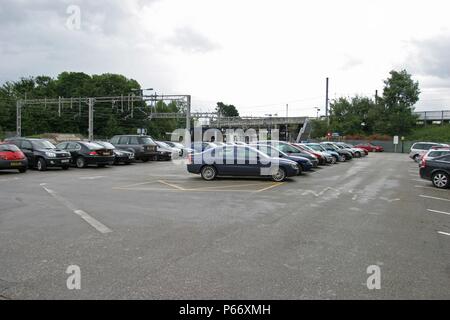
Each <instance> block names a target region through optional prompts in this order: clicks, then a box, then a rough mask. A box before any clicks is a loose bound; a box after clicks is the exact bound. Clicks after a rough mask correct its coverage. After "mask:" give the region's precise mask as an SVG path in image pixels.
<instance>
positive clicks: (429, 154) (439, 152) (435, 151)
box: [420, 147, 450, 161]
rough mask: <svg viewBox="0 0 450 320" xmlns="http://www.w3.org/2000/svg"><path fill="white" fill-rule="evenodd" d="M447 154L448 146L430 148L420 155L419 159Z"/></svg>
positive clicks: (449, 151)
mask: <svg viewBox="0 0 450 320" xmlns="http://www.w3.org/2000/svg"><path fill="white" fill-rule="evenodd" d="M447 154H450V148H449V147H446V148H439V149H433V148H431V149H430V150H429V151H428V152H427V153H425V154H424V155H423V156H422V157H421V159H420V160H421V161H423V160H433V159H435V158H439V157H441V156H445V155H447Z"/></svg>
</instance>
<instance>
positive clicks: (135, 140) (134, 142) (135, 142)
mask: <svg viewBox="0 0 450 320" xmlns="http://www.w3.org/2000/svg"><path fill="white" fill-rule="evenodd" d="M128 144H131V145H138V144H139V139H138V137H130V139H129V140H128Z"/></svg>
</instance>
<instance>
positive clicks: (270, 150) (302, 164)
mask: <svg viewBox="0 0 450 320" xmlns="http://www.w3.org/2000/svg"><path fill="white" fill-rule="evenodd" d="M250 146H251V147H254V148H256V149H258V150H259V151H261V152H262V153H265V154H267V155H268V156H269V157H272V158H275V157H278V158H283V159H288V160H292V161H295V162H297V164H298V165H299V169H300V170H299V173H298V174H299V175H300V174H302V171H310V170H311V169H312V168H313V164H312V162H311V161H310V160H309V159H306V158H304V157H300V156H292V155H288V154H286V153H284V152H283V151H280V150H279V149H277V148H275V147H272V146H270V145H258V144H255V145H250Z"/></svg>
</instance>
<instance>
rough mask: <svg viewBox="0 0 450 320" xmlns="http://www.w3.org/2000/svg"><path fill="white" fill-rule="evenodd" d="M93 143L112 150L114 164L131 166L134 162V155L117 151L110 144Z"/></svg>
mask: <svg viewBox="0 0 450 320" xmlns="http://www.w3.org/2000/svg"><path fill="white" fill-rule="evenodd" d="M95 143H97V144H99V145H101V146H103V147H105V148H108V149H111V150H113V152H114V159H115V160H114V164H119V163H124V164H131V163H132V162H133V161H134V153H133V152H130V151H125V150H119V149H117V148H116V147H114V146H113V145H112V144H111V143H109V142H105V141H95Z"/></svg>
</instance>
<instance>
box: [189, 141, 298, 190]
mask: <svg viewBox="0 0 450 320" xmlns="http://www.w3.org/2000/svg"><path fill="white" fill-rule="evenodd" d="M187 170H188V172H190V173H194V174H201V176H202V178H203V179H204V180H207V181H211V180H214V179H215V178H216V177H217V176H268V177H271V178H272V180H274V181H276V182H281V181H284V180H285V179H286V178H287V177H292V176H297V175H298V173H299V168H298V164H297V163H296V162H294V161H291V160H287V159H281V158H271V157H269V156H268V155H266V154H264V153H262V152H261V151H258V150H256V149H255V148H252V147H249V146H222V147H216V148H212V149H208V150H206V151H204V152H202V153H195V154H190V155H189V157H188V165H187Z"/></svg>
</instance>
